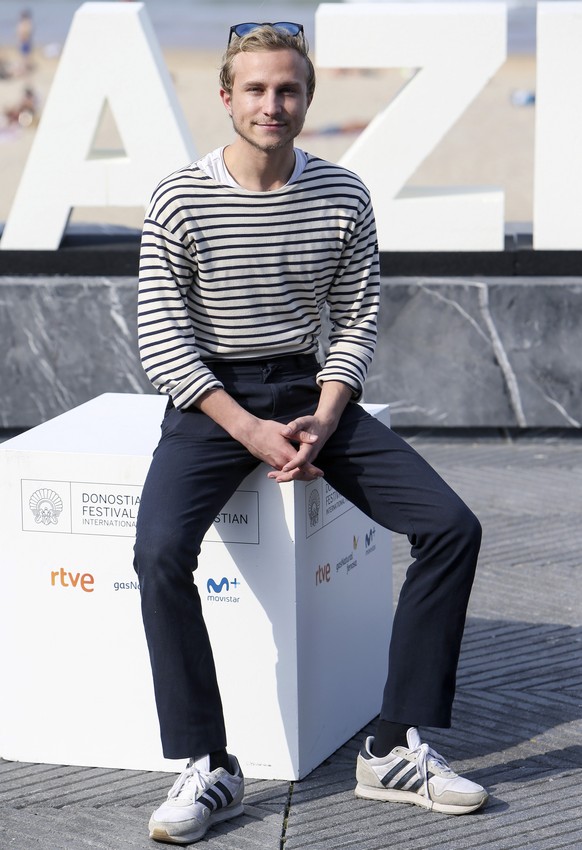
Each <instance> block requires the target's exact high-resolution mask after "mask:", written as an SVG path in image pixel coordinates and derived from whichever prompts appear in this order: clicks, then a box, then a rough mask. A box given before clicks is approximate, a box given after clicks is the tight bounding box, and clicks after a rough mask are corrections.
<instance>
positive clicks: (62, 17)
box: [0, 0, 536, 53]
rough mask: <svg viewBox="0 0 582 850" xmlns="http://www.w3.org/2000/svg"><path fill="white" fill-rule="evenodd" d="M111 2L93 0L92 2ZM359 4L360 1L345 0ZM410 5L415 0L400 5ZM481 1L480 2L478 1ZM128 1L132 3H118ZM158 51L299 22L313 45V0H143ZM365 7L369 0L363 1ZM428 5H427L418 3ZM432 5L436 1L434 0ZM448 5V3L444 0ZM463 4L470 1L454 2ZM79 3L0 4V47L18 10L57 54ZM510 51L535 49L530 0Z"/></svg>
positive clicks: (512, 13)
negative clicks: (241, 29)
mask: <svg viewBox="0 0 582 850" xmlns="http://www.w3.org/2000/svg"><path fill="white" fill-rule="evenodd" d="M95 1H96V2H111V0H94V2H95ZM345 1H346V2H351V3H354V2H360V0H345ZM403 1H404V2H409V3H413V2H415V0H401V2H403ZM478 1H479V2H483V0H478ZM117 2H131V0H117ZM143 2H144V3H145V6H146V8H147V11H148V15H149V17H150V20H151V22H152V26H153V28H154V30H155V32H156V35H157V37H158V40H159V41H160V44H161V45H162V46H163V47H181V48H188V47H191V48H194V49H210V50H216V49H222V48H223V47H224V46H225V45H226V40H227V38H228V31H229V28H230V26H231V25H232V24H235V23H239V22H241V21H259V22H260V21H282V20H284V21H288V20H293V21H298V22H300V23H302V24H303V25H304V27H305V33H306V36H307V38H308V40H309V42H310V44H311V45H312V46H313V45H314V21H315V11H316V9H317V7H318V5H319V3H318V2H314V0H288V2H281V0H239V2H237V0H143ZM367 2H370V0H367ZM423 2H427V0H423ZM435 2H436V0H435ZM449 2H450V0H449ZM456 2H459V3H460V4H461V3H467V2H472V0H456ZM80 5H81V2H80V0H28V2H26V0H25V1H24V2H19V0H0V46H15V45H16V24H17V22H18V18H19V16H20V14H21V12H22V11H24V10H25V9H27V10H29V11H30V12H32V16H33V20H34V24H35V44H36V45H37V46H39V47H44V48H49V49H51V48H52V49H53V50H58V49H59V47H60V46H62V44H63V42H64V40H65V38H66V35H67V32H68V30H69V27H70V25H71V20H72V18H73V15H74V13H75V10H76V9H77V8H78V7H79V6H80ZM506 5H507V7H508V23H509V28H508V29H509V38H508V41H509V45H508V47H509V52H510V53H517V52H533V50H534V49H535V8H536V2H535V0H507V3H506Z"/></svg>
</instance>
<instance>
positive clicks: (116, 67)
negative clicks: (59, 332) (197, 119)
mask: <svg viewBox="0 0 582 850" xmlns="http://www.w3.org/2000/svg"><path fill="white" fill-rule="evenodd" d="M107 103H108V104H109V106H110V109H111V112H112V114H113V117H114V118H115V120H116V122H117V128H118V130H119V134H120V136H121V140H122V142H123V145H124V155H121V156H113V157H106V158H93V159H91V157H90V153H91V148H92V144H93V139H94V138H95V134H96V132H97V130H98V128H99V123H100V119H101V115H102V114H103V109H104V107H105V105H106V104H107ZM195 158H196V154H195V150H194V146H193V143H192V141H191V138H190V134H189V131H188V127H187V124H186V121H185V119H184V117H183V113H182V110H181V107H180V105H179V103H178V99H177V97H176V94H175V91H174V87H173V84H172V81H171V79H170V75H169V73H168V70H167V68H166V65H165V63H164V60H163V57H162V54H161V51H160V48H159V45H158V43H157V40H156V38H155V35H154V32H153V30H152V27H151V24H150V22H149V18H148V17H147V14H146V10H145V7H144V4H143V3H118V2H116V3H84V4H83V5H82V6H81V7H80V9H79V10H78V11H77V12H76V14H75V16H74V18H73V23H72V25H71V29H70V32H69V35H68V37H67V41H66V43H65V46H64V48H63V54H62V57H61V59H60V62H59V66H58V68H57V72H56V75H55V78H54V81H53V84H52V86H51V90H50V94H49V97H48V99H47V102H46V105H45V107H44V113H43V116H42V120H41V122H40V124H39V127H38V131H37V133H36V138H35V140H34V144H33V147H32V150H31V152H30V155H29V157H28V161H27V163H26V167H25V170H24V173H23V176H22V179H21V181H20V185H19V187H18V191H17V194H16V198H15V201H14V203H13V206H12V209H11V211H10V215H9V217H8V221H7V222H6V226H5V229H4V234H3V237H2V243H1V247H2V248H3V249H16V250H18V249H37V250H38V249H47V250H54V249H56V248H58V247H59V244H60V241H61V237H62V235H63V232H64V230H65V228H66V225H67V221H68V218H69V215H70V212H71V209H72V208H73V207H76V206H94V207H98V206H121V207H123V206H125V207H128V206H144V205H145V204H147V202H148V199H149V195H150V194H151V192H152V190H153V188H154V186H155V184H156V182H157V181H158V180H160V179H161V178H162V177H163V176H164V175H165V174H167V173H169V172H171V171H172V170H174V169H175V168H178V167H180V166H181V165H183V164H186V163H187V162H189V161H191V160H193V159H195Z"/></svg>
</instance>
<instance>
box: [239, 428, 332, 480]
mask: <svg viewBox="0 0 582 850" xmlns="http://www.w3.org/2000/svg"><path fill="white" fill-rule="evenodd" d="M332 430H333V429H332V428H331V427H330V426H329V425H326V424H324V423H323V422H321V421H320V420H319V419H318V418H317V417H316V416H299V417H297V419H294V420H293V421H291V422H288V423H287V424H286V425H283V424H282V423H280V422H275V421H274V420H272V419H258V420H256V422H255V427H254V428H253V435H252V438H251V439H250V440H249V442H248V443H247V448H248V449H249V450H250V451H251V452H252V454H254V455H255V457H259V458H260V459H261V460H263V461H265V463H267V464H268V465H269V466H271V467H272V468H273V471H272V472H269V473H268V476H267V477H268V478H271V479H272V480H273V481H277V483H279V484H282V483H284V482H286V481H314V480H315V479H316V478H321V477H322V476H323V470H321V469H320V468H319V467H317V466H315V465H314V463H313V461H314V460H315V458H316V457H317V455H318V454H319V452H320V451H321V449H322V448H323V446H324V445H325V442H326V440H327V439H328V437H329V436H330V434H331V432H332Z"/></svg>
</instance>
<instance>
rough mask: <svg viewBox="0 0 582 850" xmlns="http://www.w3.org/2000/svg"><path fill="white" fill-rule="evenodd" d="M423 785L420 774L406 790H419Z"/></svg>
mask: <svg viewBox="0 0 582 850" xmlns="http://www.w3.org/2000/svg"><path fill="white" fill-rule="evenodd" d="M423 785H424V780H423V778H422V776H419V777H418V779H417V780H416V782H415V783H414V784H413V785H411V786H410V788H407V789H406V790H407V791H419V790H420V789H421V788H422V786H423Z"/></svg>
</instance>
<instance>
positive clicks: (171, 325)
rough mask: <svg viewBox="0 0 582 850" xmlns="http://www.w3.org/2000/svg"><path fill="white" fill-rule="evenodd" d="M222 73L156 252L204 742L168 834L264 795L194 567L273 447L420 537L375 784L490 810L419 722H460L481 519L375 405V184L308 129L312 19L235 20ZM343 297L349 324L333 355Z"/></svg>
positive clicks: (164, 818)
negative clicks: (216, 522) (331, 159)
mask: <svg viewBox="0 0 582 850" xmlns="http://www.w3.org/2000/svg"><path fill="white" fill-rule="evenodd" d="M220 79H221V89H220V96H221V98H222V102H223V104H224V106H225V108H226V110H227V111H228V113H229V115H230V116H231V118H232V122H233V127H234V130H235V140H234V141H233V142H232V143H231V144H229V145H227V146H226V147H225V148H223V149H220V150H217V151H214V152H213V153H211V154H209V155H208V156H206V157H204V158H203V159H201V160H200V161H198V162H196V163H194V164H192V165H189V166H188V167H186V168H183V169H181V170H180V171H178V172H176V173H174V174H172V175H170V176H169V177H168V178H167V179H166V180H164V181H162V183H161V184H160V185H159V186H158V187H157V189H156V191H155V193H154V196H153V199H152V202H151V206H150V209H149V211H148V214H147V216H146V220H145V225H144V232H143V243H142V253H141V270H140V291H139V340H140V350H141V356H142V361H143V365H144V368H145V369H146V371H147V373H148V375H149V377H150V379H151V381H152V382H153V384H154V386H155V387H156V388H157V389H158V390H159V391H160V392H162V393H165V394H166V395H167V396H168V407H167V411H166V414H165V417H164V420H163V423H162V437H161V440H160V443H159V445H158V447H157V449H156V452H155V454H154V457H153V461H152V465H151V468H150V471H149V474H148V477H147V481H146V483H145V486H144V490H143V495H142V502H141V507H140V513H139V519H138V527H137V537H136V546H135V567H136V570H137V572H138V575H139V580H140V588H141V596H142V611H143V619H144V625H145V631H146V637H147V641H148V647H149V651H150V657H151V663H152V671H153V678H154V687H155V694H156V704H157V709H158V714H159V719H160V729H161V736H162V743H163V749H164V754H165V755H166V756H167V757H168V758H185V759H186V758H189V759H190V761H189V763H188V766H187V768H186V770H185V771H184V772H183V773H182V775H181V776H180V777H179V778H178V779H177V781H176V783H175V784H174V786H173V788H172V789H171V790H170V793H169V795H168V799H167V800H166V802H165V803H163V804H162V805H161V806H160V807H159V808H158V809H157V810H156V811H155V812H154V814H153V815H152V818H151V820H150V835H151V837H152V838H154V839H157V840H159V841H168V842H174V843H190V842H193V841H197V840H198V839H200V838H202V836H203V835H204V834H205V833H206V831H207V829H208V828H209V826H211V825H212V824H213V823H215V822H217V821H220V820H224V819H226V818H230V817H234V816H236V815H238V814H240V813H241V812H242V797H243V784H244V780H243V777H242V774H241V771H240V767H239V765H238V763H237V761H236V759H235V758H234V756H231V755H229V754H227V751H226V735H225V729H224V721H223V717H222V708H221V702H220V695H219V692H218V686H217V682H216V675H215V670H214V664H213V659H212V651H211V647H210V643H209V639H208V635H207V632H206V628H205V625H204V620H203V617H202V611H201V606H200V599H199V596H198V592H197V589H196V586H195V584H194V582H193V575H192V573H193V570H194V569H195V568H196V557H197V555H198V553H199V550H200V545H201V542H202V538H203V537H204V535H205V533H206V531H207V529H208V528H209V527H210V525H211V523H212V521H213V519H214V517H215V516H216V515H217V513H218V512H219V511H220V509H221V508H222V507H223V505H224V504H225V503H226V502H227V501H228V499H229V498H230V496H231V495H232V494H233V492H234V491H235V490H236V488H237V487H238V485H239V484H240V483H241V482H242V480H243V479H244V478H245V477H246V475H247V474H248V473H249V472H250V471H251V470H252V469H253V468H255V467H256V466H257V464H258V463H259V462H260V461H265V462H266V463H267V464H268V465H269V466H270V467H271V470H272V471H271V472H269V473H268V475H269V477H270V478H271V479H273V486H275V484H276V483H282V482H286V481H293V480H308V481H309V480H313V479H314V478H317V477H319V476H322V475H325V477H326V479H327V480H328V481H329V483H330V484H331V485H332V486H333V487H335V488H336V489H337V490H338V491H339V492H340V493H342V494H343V495H344V496H345V497H347V498H348V499H349V500H350V501H351V502H353V503H354V504H355V505H356V506H357V507H359V508H360V509H361V510H363V511H364V512H365V513H367V514H368V515H369V516H370V517H371V518H372V519H373V520H374V522H377V523H380V524H381V525H384V526H385V527H387V528H390V529H392V530H393V531H396V532H401V533H404V534H407V535H408V537H409V540H410V542H411V545H412V554H413V556H414V562H413V564H412V565H411V567H410V569H409V571H408V574H407V577H406V581H405V583H404V585H403V588H402V591H401V593H400V599H399V602H398V606H397V610H396V614H395V617H394V625H393V632H392V639H391V646H390V670H389V676H388V681H387V683H386V688H385V691H384V697H383V701H382V705H381V712H380V720H379V722H378V727H377V730H376V735H375V737H374V738H369V739H368V740H367V741H366V742H365V744H364V746H363V748H362V751H361V753H360V755H359V757H358V764H357V787H356V794H357V795H358V796H359V797H366V798H369V799H378V800H394V801H406V802H411V803H416V804H418V805H421V806H424V807H426V808H429V809H433V810H436V811H443V812H449V813H459V814H460V813H464V812H469V811H473V810H474V809H477V808H479V807H480V806H482V805H483V804H484V802H485V801H486V799H487V794H486V792H485V791H484V789H483V788H481V787H480V786H479V785H476V784H475V783H473V782H470V781H468V780H466V779H463V778H462V777H458V776H457V775H456V774H455V773H453V772H452V770H451V769H450V768H449V767H448V765H447V763H446V762H445V761H444V759H443V758H442V757H441V756H439V755H438V754H437V753H435V752H434V751H433V750H431V749H430V748H429V747H428V746H427V745H426V744H423V743H421V740H420V737H419V734H418V731H417V727H418V726H420V725H425V726H437V727H447V726H449V725H450V719H451V705H452V701H453V696H454V689H455V674H456V666H457V660H458V655H459V649H460V643H461V638H462V632H463V628H464V621H465V613H466V608H467V603H468V599H469V593H470V589H471V584H472V581H473V575H474V570H475V565H476V560H477V554H478V550H479V545H480V526H479V523H478V521H477V520H476V518H475V517H474V516H473V514H472V513H471V512H470V511H469V510H468V508H467V507H466V506H465V505H464V504H463V503H462V502H461V500H460V499H459V498H458V497H457V496H456V495H455V494H454V493H453V492H452V491H451V490H450V488H449V487H448V486H447V485H446V484H445V483H444V482H443V481H442V479H441V478H439V476H438V475H437V474H436V473H435V472H434V471H433V470H432V469H431V468H430V467H429V466H428V464H427V463H426V462H425V461H424V460H422V458H421V457H420V456H419V455H418V454H416V452H414V450H413V449H412V448H411V447H410V446H408V445H407V444H406V443H405V442H404V441H403V440H401V439H400V438H399V437H397V436H396V435H395V434H394V433H393V432H392V431H390V430H389V429H387V428H385V427H384V426H383V425H381V424H380V423H378V422H377V421H376V420H375V419H373V418H372V417H370V416H369V415H368V414H366V413H365V412H364V411H363V409H362V408H361V407H360V406H359V405H357V404H356V403H355V402H356V401H357V400H358V399H359V398H360V396H361V393H362V388H363V384H364V380H365V377H366V371H367V368H368V365H369V363H370V361H371V358H372V355H373V351H374V344H375V338H376V313H377V307H378V296H379V272H378V253H377V244H376V233H375V225H374V216H373V211H372V207H371V204H370V198H369V195H368V192H367V190H366V188H365V187H364V186H363V185H362V183H361V181H360V180H359V179H358V178H357V177H356V176H355V175H354V174H352V173H350V172H348V171H346V170H345V169H342V168H340V167H338V166H336V165H333V164H331V163H328V162H325V161H323V160H320V159H317V158H315V157H312V156H310V155H308V154H306V153H304V152H303V151H301V150H298V149H296V148H295V147H294V139H295V137H296V136H297V135H298V134H299V133H300V131H301V128H302V126H303V122H304V118H305V114H306V111H307V109H308V107H309V104H310V103H311V99H312V97H313V91H314V87H315V77H314V72H313V66H312V64H311V61H310V60H309V57H308V55H307V47H306V43H305V40H304V38H303V30H302V27H301V26H300V25H297V24H292V23H286V22H283V23H277V24H261V25H259V24H241V25H237V26H235V27H232V29H231V34H230V42H229V46H228V49H227V52H226V54H225V57H224V62H223V67H222V70H221V77H220ZM324 308H327V309H328V310H329V319H330V323H331V334H330V340H329V347H328V351H327V353H326V355H325V359H324V362H323V363H321V364H320V363H319V362H318V361H317V359H316V357H315V354H316V352H317V350H318V339H319V336H320V333H321V321H320V317H321V312H322V310H323V309H324ZM362 623H363V627H365V617H363V619H362Z"/></svg>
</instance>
